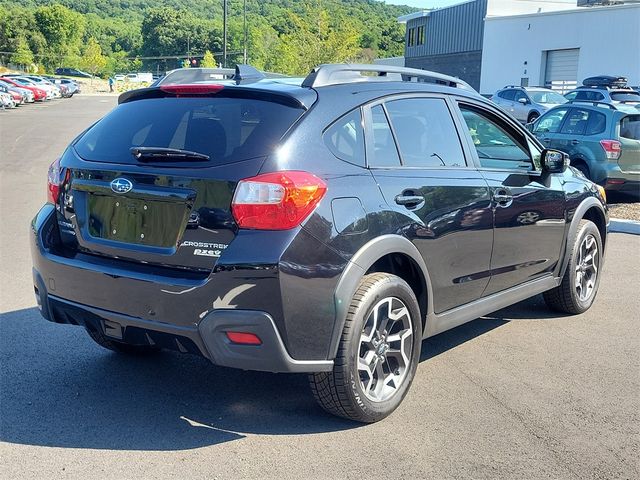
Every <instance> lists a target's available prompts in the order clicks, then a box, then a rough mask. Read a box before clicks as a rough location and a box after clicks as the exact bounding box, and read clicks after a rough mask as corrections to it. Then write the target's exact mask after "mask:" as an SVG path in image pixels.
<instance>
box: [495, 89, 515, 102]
mask: <svg viewBox="0 0 640 480" xmlns="http://www.w3.org/2000/svg"><path fill="white" fill-rule="evenodd" d="M515 94H516V91H515V90H503V91H501V92H500V93H499V94H498V96H499V97H500V98H504V99H505V100H509V101H513V99H514V97H515Z"/></svg>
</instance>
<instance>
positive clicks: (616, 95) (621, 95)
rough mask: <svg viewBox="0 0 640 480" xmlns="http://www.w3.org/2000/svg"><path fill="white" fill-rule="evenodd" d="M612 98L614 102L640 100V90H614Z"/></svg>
mask: <svg viewBox="0 0 640 480" xmlns="http://www.w3.org/2000/svg"><path fill="white" fill-rule="evenodd" d="M611 100H613V101H614V102H640V93H638V92H628V91H627V92H612V93H611Z"/></svg>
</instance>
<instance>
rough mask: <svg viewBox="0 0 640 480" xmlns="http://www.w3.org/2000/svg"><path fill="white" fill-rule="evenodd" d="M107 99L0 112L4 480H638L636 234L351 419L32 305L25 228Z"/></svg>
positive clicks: (455, 341) (300, 387) (497, 317)
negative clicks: (126, 350)
mask: <svg viewBox="0 0 640 480" xmlns="http://www.w3.org/2000/svg"><path fill="white" fill-rule="evenodd" d="M114 105H115V97H99V96H84V97H82V96H81V97H76V98H72V99H69V100H60V101H57V102H51V103H48V104H45V105H31V106H28V107H21V108H19V109H18V110H17V111H12V112H10V114H6V112H5V114H2V112H0V138H1V144H0V212H1V215H2V217H1V218H2V228H1V230H0V260H1V265H0V272H1V277H0V278H1V279H2V286H1V289H0V296H1V298H0V476H1V477H2V478H7V479H23V478H24V479H32V478H114V479H121V478H134V477H136V478H160V477H162V478H178V477H179V478H189V479H196V478H207V479H213V478H282V479H287V478H354V479H359V480H366V479H373V478H407V479H414V478H435V479H442V478H474V479H478V478H554V479H565V478H567V479H572V478H581V479H582V478H639V477H640V465H639V461H638V458H640V451H639V450H640V448H639V446H640V333H639V332H640V329H639V328H638V323H639V321H640V320H639V319H640V295H638V293H639V290H638V285H639V284H640V236H631V235H623V234H612V235H611V236H610V242H609V245H608V253H607V259H606V264H605V267H604V276H603V278H602V280H601V286H600V292H599V296H598V299H597V300H596V303H595V305H594V306H593V307H592V309H591V310H590V311H589V312H587V313H586V314H583V315H579V316H574V317H562V316H557V315H555V314H553V313H551V312H550V311H548V310H547V309H546V307H545V306H544V304H543V303H542V300H541V299H540V298H539V297H535V298H533V299H531V300H528V301H525V302H522V303H520V304H518V305H515V306H513V307H510V308H507V309H505V310H502V311H500V312H497V313H495V314H492V315H490V316H489V317H486V318H483V319H478V320H476V321H474V322H471V323H469V324H467V325H464V326H462V327H459V328H457V329H455V330H452V331H450V332H447V333H445V334H442V335H439V336H437V337H434V338H432V339H430V340H428V341H425V342H424V343H423V347H422V349H423V355H422V362H421V365H420V366H419V369H418V373H417V376H416V380H415V382H414V384H413V387H412V390H411V392H410V393H409V395H408V396H407V398H406V399H405V401H404V403H403V404H402V405H401V406H400V408H399V409H398V410H397V411H396V412H395V413H394V414H393V415H392V416H391V417H389V418H388V419H386V420H385V421H383V422H381V423H378V424H374V425H367V426H362V425H359V424H354V423H350V422H347V421H342V420H339V419H336V418H333V417H331V416H329V415H327V414H325V413H323V412H322V411H321V410H320V409H319V407H317V406H316V404H315V402H314V400H313V398H312V396H311V394H310V392H309V391H308V389H307V385H306V378H305V376H302V375H274V374H265V373H255V372H242V371H237V370H231V369H224V368H219V367H215V366H213V365H211V364H209V363H208V362H207V361H205V360H204V359H201V358H197V357H191V356H187V355H180V354H177V353H176V354H174V353H161V354H159V355H157V356H154V357H148V358H137V357H125V356H120V355H117V354H114V353H111V352H108V351H105V350H102V349H100V347H98V346H97V345H95V344H94V343H93V342H92V341H91V340H90V339H89V337H88V336H87V335H86V334H85V333H84V331H83V330H81V329H80V328H78V327H72V326H66V325H65V326H62V325H54V324H50V323H48V322H46V321H44V320H43V319H41V318H40V316H39V313H38V312H37V309H36V308H35V305H36V304H35V299H34V296H33V287H32V283H31V263H30V257H29V246H28V225H29V221H30V220H31V218H32V217H33V215H34V214H35V213H36V211H37V210H38V208H39V207H40V205H41V204H42V203H43V202H44V201H45V198H46V194H45V187H46V172H47V167H48V165H49V163H50V162H51V161H53V160H54V159H55V158H56V155H57V154H59V153H61V152H62V151H63V149H64V147H65V146H66V144H67V143H68V142H69V141H70V140H71V139H72V138H73V137H74V136H75V135H76V134H77V133H79V132H80V131H81V130H83V129H84V128H85V127H86V126H88V125H89V124H90V123H91V122H93V121H94V120H96V119H98V118H99V117H100V116H101V115H103V114H104V113H106V112H107V111H108V110H109V109H111V108H112V107H113V106H114Z"/></svg>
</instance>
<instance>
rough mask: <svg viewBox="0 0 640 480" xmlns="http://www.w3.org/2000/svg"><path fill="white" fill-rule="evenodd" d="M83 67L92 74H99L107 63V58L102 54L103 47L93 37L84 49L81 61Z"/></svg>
mask: <svg viewBox="0 0 640 480" xmlns="http://www.w3.org/2000/svg"><path fill="white" fill-rule="evenodd" d="M80 65H81V67H82V68H83V69H84V70H86V71H87V72H89V73H90V74H92V75H97V73H98V72H101V71H102V69H103V68H104V67H106V65H107V58H106V57H105V56H104V55H102V48H101V47H100V44H99V43H98V41H97V40H96V39H95V38H93V37H91V38H90V39H89V42H87V46H86V47H85V49H84V52H83V54H82V58H81V61H80Z"/></svg>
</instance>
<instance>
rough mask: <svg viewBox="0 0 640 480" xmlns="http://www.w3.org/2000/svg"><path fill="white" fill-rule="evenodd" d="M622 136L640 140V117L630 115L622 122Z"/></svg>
mask: <svg viewBox="0 0 640 480" xmlns="http://www.w3.org/2000/svg"><path fill="white" fill-rule="evenodd" d="M620 136H621V137H624V138H630V139H632V140H640V115H628V116H626V117H624V118H623V119H622V120H620Z"/></svg>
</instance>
